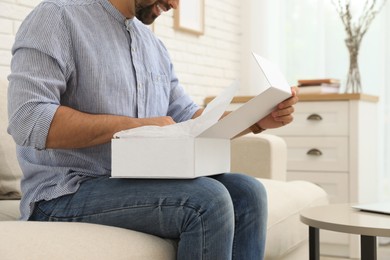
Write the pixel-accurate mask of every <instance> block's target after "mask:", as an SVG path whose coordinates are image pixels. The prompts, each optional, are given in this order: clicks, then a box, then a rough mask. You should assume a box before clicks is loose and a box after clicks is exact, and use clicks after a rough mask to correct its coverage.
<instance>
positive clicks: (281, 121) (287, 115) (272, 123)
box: [257, 87, 298, 129]
mask: <svg viewBox="0 0 390 260" xmlns="http://www.w3.org/2000/svg"><path fill="white" fill-rule="evenodd" d="M291 92H292V97H290V98H289V99H286V100H285V101H283V102H282V103H280V104H279V105H278V106H277V108H276V109H275V110H274V111H272V113H270V114H269V115H268V116H266V117H264V118H263V119H261V120H260V121H259V122H257V124H258V125H259V126H260V127H261V128H263V129H269V128H278V127H281V126H284V125H287V124H289V123H291V122H292V121H293V119H294V118H293V115H292V113H293V112H294V105H295V104H296V103H297V102H298V96H297V94H298V88H297V87H292V88H291Z"/></svg>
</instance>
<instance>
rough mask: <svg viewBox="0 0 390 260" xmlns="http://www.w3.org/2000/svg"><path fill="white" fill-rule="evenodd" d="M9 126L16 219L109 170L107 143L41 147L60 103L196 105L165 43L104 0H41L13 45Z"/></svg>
mask: <svg viewBox="0 0 390 260" xmlns="http://www.w3.org/2000/svg"><path fill="white" fill-rule="evenodd" d="M12 53H13V59H12V64H11V74H10V76H9V89H8V112H9V127H8V132H9V133H10V134H11V135H12V136H13V138H14V140H15V142H16V144H17V156H18V159H19V163H20V166H21V168H22V171H23V175H24V176H23V179H22V182H21V188H22V193H23V196H22V201H21V214H22V219H23V220H26V219H28V217H29V216H30V213H31V211H32V210H33V207H34V202H37V201H40V200H50V199H53V198H56V197H59V196H62V195H65V194H69V193H74V192H76V191H77V189H78V187H79V185H80V182H82V181H83V180H86V179H88V178H93V177H98V176H110V174H111V145H110V144H109V143H108V144H104V145H99V146H95V147H90V148H85V149H72V150H71V149H68V150H61V149H46V148H45V143H46V138H47V134H48V131H49V128H50V124H51V121H52V118H53V116H54V113H55V112H56V109H57V108H58V106H60V105H64V106H69V107H72V108H74V109H77V110H79V111H82V112H86V113H91V114H114V115H125V116H129V117H138V118H145V117H157V116H166V115H169V116H171V117H172V118H173V119H174V120H175V121H176V122H182V121H185V120H188V119H190V118H191V117H192V115H193V114H194V113H195V111H196V110H197V109H198V106H197V105H196V104H195V103H194V102H193V101H192V100H191V99H190V98H189V96H188V95H187V94H186V93H185V91H184V90H183V87H182V86H181V85H180V84H179V82H178V79H177V77H176V75H175V73H174V71H173V67H172V63H171V60H170V58H169V55H168V52H167V50H166V48H165V47H164V45H163V44H162V43H161V42H160V41H159V40H158V39H157V38H156V37H155V35H154V34H153V33H152V32H151V31H150V30H149V28H147V27H146V26H144V25H143V24H142V23H141V22H140V21H138V20H137V19H130V20H126V19H125V17H124V16H123V15H122V14H121V13H120V12H119V11H118V10H117V9H116V8H115V7H114V6H112V5H111V3H110V2H109V1H108V0H57V1H54V0H52V1H50V0H48V1H43V2H42V3H41V4H40V5H39V6H37V7H36V8H35V9H34V10H33V11H32V12H31V13H30V14H29V15H28V17H27V18H26V19H25V21H24V22H23V23H22V25H21V27H20V29H19V31H18V33H17V36H16V40H15V44H14V46H13V50H12Z"/></svg>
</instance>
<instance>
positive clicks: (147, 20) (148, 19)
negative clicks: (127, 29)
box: [136, 15, 157, 25]
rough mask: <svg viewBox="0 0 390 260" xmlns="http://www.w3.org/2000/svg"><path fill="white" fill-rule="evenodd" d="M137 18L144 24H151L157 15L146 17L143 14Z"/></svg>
mask: <svg viewBox="0 0 390 260" xmlns="http://www.w3.org/2000/svg"><path fill="white" fill-rule="evenodd" d="M136 17H137V19H138V20H140V21H141V22H142V23H143V24H146V25H151V24H152V23H153V22H154V21H155V20H156V19H157V17H144V16H142V15H136Z"/></svg>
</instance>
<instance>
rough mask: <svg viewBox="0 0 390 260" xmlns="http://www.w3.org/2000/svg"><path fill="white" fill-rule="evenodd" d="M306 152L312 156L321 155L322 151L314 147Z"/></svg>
mask: <svg viewBox="0 0 390 260" xmlns="http://www.w3.org/2000/svg"><path fill="white" fill-rule="evenodd" d="M306 154H307V155H311V156H321V155H322V152H321V151H320V150H318V149H315V148H314V149H310V150H309V151H308V152H307V153H306Z"/></svg>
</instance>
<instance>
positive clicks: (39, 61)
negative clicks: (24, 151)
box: [8, 5, 69, 149]
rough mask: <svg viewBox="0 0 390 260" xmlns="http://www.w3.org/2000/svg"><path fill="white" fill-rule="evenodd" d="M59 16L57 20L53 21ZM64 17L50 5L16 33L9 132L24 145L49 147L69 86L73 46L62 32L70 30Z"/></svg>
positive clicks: (11, 78) (16, 140)
mask: <svg viewBox="0 0 390 260" xmlns="http://www.w3.org/2000/svg"><path fill="white" fill-rule="evenodd" d="M56 19H57V20H59V21H58V22H57V23H54V24H53V23H52V24H49V23H50V22H49V21H55V20H56ZM60 20H61V13H60V12H59V11H58V10H57V9H56V7H55V6H53V5H49V6H47V8H41V9H40V12H39V13H33V14H31V15H30V16H29V17H28V18H27V19H26V20H25V23H30V24H31V26H25V27H24V28H25V29H24V30H21V31H20V32H18V35H17V36H16V41H15V45H14V47H13V53H12V54H13V58H12V63H11V74H10V75H9V77H8V80H9V87H8V118H9V125H8V133H9V134H11V135H12V137H13V138H14V140H15V142H16V143H17V144H18V145H21V146H31V147H34V148H36V149H45V145H46V139H47V135H48V132H49V128H50V125H51V121H52V119H53V117H54V114H55V112H56V110H57V108H58V106H59V105H60V96H61V94H62V93H64V91H65V90H66V78H67V74H68V71H69V70H68V67H69V65H68V61H69V57H66V56H64V54H65V55H66V53H69V52H68V51H67V49H69V46H68V41H66V35H58V34H66V32H64V30H63V28H60V27H61V21H60ZM37 24H39V26H37ZM29 28H32V29H31V30H29ZM34 28H40V31H39V32H37V31H34V30H33V29H34ZM54 34H56V35H54ZM53 41H56V42H55V43H54V44H53ZM49 42H51V43H49ZM51 46H53V47H51Z"/></svg>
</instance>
